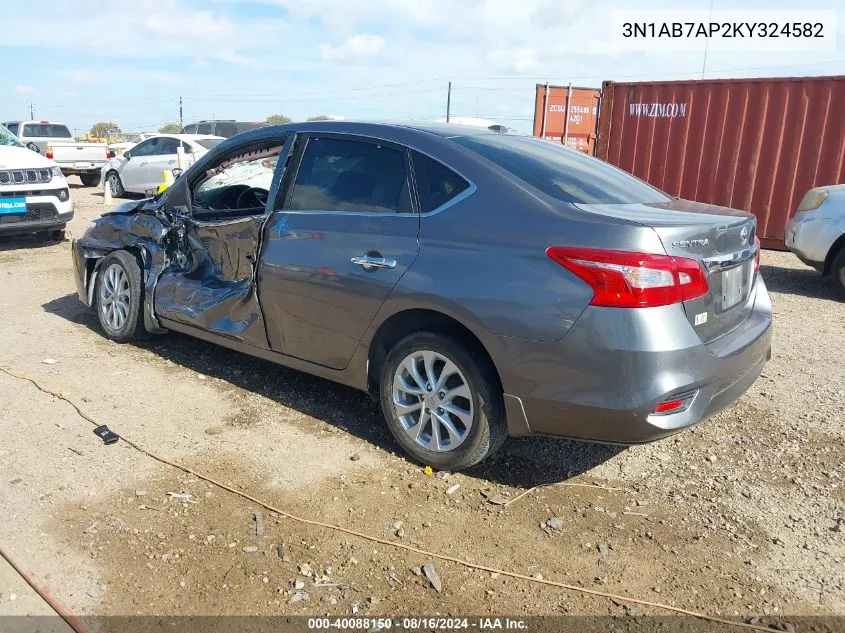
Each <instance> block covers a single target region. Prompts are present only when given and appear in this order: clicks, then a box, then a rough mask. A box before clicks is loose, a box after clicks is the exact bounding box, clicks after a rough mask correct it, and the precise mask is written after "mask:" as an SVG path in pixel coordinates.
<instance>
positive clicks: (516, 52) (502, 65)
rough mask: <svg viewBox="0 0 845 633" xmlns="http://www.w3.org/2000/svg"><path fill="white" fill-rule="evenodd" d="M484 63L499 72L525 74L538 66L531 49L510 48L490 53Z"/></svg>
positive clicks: (535, 56)
mask: <svg viewBox="0 0 845 633" xmlns="http://www.w3.org/2000/svg"><path fill="white" fill-rule="evenodd" d="M485 61H486V62H487V63H488V64H490V65H491V66H495V67H496V68H497V69H499V70H503V71H508V72H517V73H527V72H531V71H532V70H535V69H536V68H537V66H538V63H537V54H536V53H535V52H534V49H532V48H510V49H497V50H492V51H490V52H489V53H488V54H487V55H486V57H485Z"/></svg>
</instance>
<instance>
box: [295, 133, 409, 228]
mask: <svg viewBox="0 0 845 633" xmlns="http://www.w3.org/2000/svg"><path fill="white" fill-rule="evenodd" d="M289 207H290V208H291V209H294V210H311V211H350V212H354V211H358V212H371V213H410V212H411V211H412V210H413V209H412V207H411V194H410V187H409V185H408V171H407V169H406V166H405V153H404V152H402V151H399V150H397V149H393V148H392V147H385V146H383V145H378V144H376V143H364V142H361V141H347V140H343V139H331V138H311V139H309V141H308V146H307V148H306V149H305V153H304V154H303V156H302V161H301V163H300V167H299V171H298V172H297V174H296V181H295V183H294V187H293V192H292V193H291V199H290V204H289Z"/></svg>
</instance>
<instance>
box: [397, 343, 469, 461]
mask: <svg viewBox="0 0 845 633" xmlns="http://www.w3.org/2000/svg"><path fill="white" fill-rule="evenodd" d="M393 406H394V410H395V411H396V415H397V416H398V419H399V423H400V424H401V426H402V429H403V430H404V431H405V433H406V434H407V435H408V436H409V437H410V438H411V439H412V440H414V442H416V443H417V444H419V445H420V446H422V447H423V448H425V449H428V450H430V451H435V452H446V451H451V450H454V449H455V448H457V447H458V446H460V445H461V443H463V441H464V440H466V438H467V437H468V436H469V432H470V430H471V429H472V424H473V420H474V414H475V410H474V405H473V397H472V391H471V389H470V386H469V383H468V382H467V380H466V378H465V377H464V375H463V373H461V371H460V369H458V367H457V365H455V363H454V362H452V361H451V360H450V359H449V358H447V357H446V356H444V355H443V354H440V353H438V352H434V351H431V350H420V351H416V352H413V353H411V354H409V355H408V356H406V357H405V358H404V360H403V361H402V362H401V363H399V366H398V367H397V369H396V371H395V372H394V375H393Z"/></svg>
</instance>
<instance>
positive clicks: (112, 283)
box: [94, 251, 145, 343]
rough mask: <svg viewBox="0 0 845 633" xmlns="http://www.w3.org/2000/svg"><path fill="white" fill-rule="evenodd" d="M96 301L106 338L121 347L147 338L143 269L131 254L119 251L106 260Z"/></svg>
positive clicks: (98, 275) (95, 296)
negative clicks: (142, 292) (144, 315)
mask: <svg viewBox="0 0 845 633" xmlns="http://www.w3.org/2000/svg"><path fill="white" fill-rule="evenodd" d="M94 298H95V299H94V300H95V306H96V308H97V318H98V319H99V321H100V326H101V327H102V328H103V331H104V332H105V334H106V337H108V338H110V339H111V340H113V341H117V342H119V343H125V342H127V341H132V340H136V339H139V338H142V337H143V335H144V333H145V331H144V325H143V322H142V320H141V303H142V302H141V269H140V267H139V266H138V262H137V261H136V260H135V258H134V257H133V256H132V255H131V254H130V253H128V252H126V251H116V252H114V253H111V254H110V255H107V256H106V257H105V258H104V259H103V262H102V264H100V268H99V271H98V273H97V286H96V288H95V292H94Z"/></svg>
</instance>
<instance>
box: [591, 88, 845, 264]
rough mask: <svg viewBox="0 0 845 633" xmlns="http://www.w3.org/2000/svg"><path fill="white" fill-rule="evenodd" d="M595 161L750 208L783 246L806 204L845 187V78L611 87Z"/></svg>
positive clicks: (669, 188)
mask: <svg viewBox="0 0 845 633" xmlns="http://www.w3.org/2000/svg"><path fill="white" fill-rule="evenodd" d="M601 99H602V101H601V111H600V115H599V126H598V145H597V151H596V155H597V156H598V157H599V158H601V159H603V160H606V161H608V162H610V163H612V164H613V165H617V166H618V167H621V168H622V169H624V170H625V171H628V172H630V173H632V174H634V175H635V176H637V177H639V178H642V179H643V180H646V181H648V182H649V183H651V184H653V185H654V186H656V187H658V188H660V189H662V190H664V191H666V192H667V193H669V194H671V195H675V196H679V197H681V198H687V199H689V200H697V201H699V202H709V203H713V204H719V205H723V206H728V207H734V208H737V209H745V210H747V211H751V212H753V213H754V214H755V215H756V216H757V222H758V235H759V236H760V239H761V241H762V242H763V246H764V247H766V248H781V249H782V248H784V244H783V238H784V229H785V227H786V222H787V221H788V219H789V218H790V217H791V215H792V214H793V212H794V210H795V208H796V207H797V205H798V202H799V200H800V199H801V196H803V195H804V193H805V192H806V191H807V190H808V189H810V188H812V187H815V186H818V185H829V184H838V183H843V182H845V77H843V76H838V77H797V78H794V77H789V78H767V79H718V80H709V79H708V80H703V81H665V82H664V81H660V82H643V83H614V82H610V81H606V82H604V84H603V87H602V96H601Z"/></svg>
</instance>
